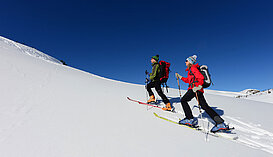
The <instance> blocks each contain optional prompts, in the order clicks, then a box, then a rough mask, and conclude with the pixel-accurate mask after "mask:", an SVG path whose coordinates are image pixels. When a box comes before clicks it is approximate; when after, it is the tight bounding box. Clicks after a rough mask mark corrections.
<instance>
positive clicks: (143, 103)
mask: <svg viewBox="0 0 273 157" xmlns="http://www.w3.org/2000/svg"><path fill="white" fill-rule="evenodd" d="M127 99H128V100H130V101H133V102H137V103H138V104H142V105H147V106H151V107H155V108H160V109H162V107H159V106H157V105H152V104H148V103H145V102H141V101H138V100H134V99H131V98H129V97H127Z"/></svg>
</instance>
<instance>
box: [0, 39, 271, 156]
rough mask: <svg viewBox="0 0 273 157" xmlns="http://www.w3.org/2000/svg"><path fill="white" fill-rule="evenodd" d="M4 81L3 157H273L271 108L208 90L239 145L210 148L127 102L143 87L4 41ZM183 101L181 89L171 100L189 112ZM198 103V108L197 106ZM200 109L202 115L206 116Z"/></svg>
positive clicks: (0, 63) (216, 143)
mask: <svg viewBox="0 0 273 157" xmlns="http://www.w3.org/2000/svg"><path fill="white" fill-rule="evenodd" d="M51 59H52V58H51ZM53 60H54V59H53ZM0 74H1V77H0V89H1V91H0V156H1V157H37V156H38V157H90V156H95V157H104V156H118V157H128V156H130V157H134V156H136V157H139V156H156V157H161V156H162V157H163V156H173V157H175V156H200V155H202V156H207V157H209V156H224V157H230V156H232V157H234V156H238V157H239V156H242V155H243V156H252V157H256V156H263V157H267V156H272V155H273V125H272V123H271V119H272V118H271V117H270V115H271V112H272V110H273V105H272V104H270V103H264V102H258V101H252V100H245V99H236V98H234V97H230V96H225V94H223V93H222V94H217V92H213V91H208V92H207V93H206V97H207V100H208V102H209V104H210V105H211V106H212V107H214V109H215V110H216V111H217V112H218V113H220V114H221V115H222V116H223V118H224V119H225V120H226V122H228V123H231V124H232V125H233V126H235V128H236V131H237V133H238V134H239V139H238V140H237V141H229V140H226V139H219V138H215V137H211V136H209V137H208V140H209V141H208V142H206V141H205V140H204V139H205V135H204V134H201V133H199V132H195V131H192V130H191V129H187V128H184V127H181V126H179V125H175V124H172V123H169V122H166V121H163V120H161V119H158V118H156V117H155V116H154V115H153V112H158V113H162V114H168V113H166V112H165V113H164V112H162V111H160V110H158V109H155V108H147V107H146V106H142V105H138V104H137V103H133V102H130V101H128V100H127V99H126V97H127V96H130V97H132V98H136V99H140V100H143V101H144V100H145V97H146V93H145V89H144V86H143V85H135V84H129V83H124V82H119V81H114V80H109V79H105V78H102V77H99V76H95V75H92V74H90V73H86V72H83V71H80V70H77V69H74V68H71V67H67V66H63V65H61V64H56V62H55V63H54V62H51V61H50V62H48V60H45V59H44V58H43V59H41V58H37V57H33V56H30V55H26V53H24V52H22V51H21V50H20V48H18V47H16V46H13V45H10V44H8V43H6V42H4V41H3V40H0ZM184 92H185V91H183V93H184ZM178 95H179V94H178V91H177V90H176V89H170V92H169V93H168V96H169V97H170V99H171V101H172V103H173V104H174V106H175V107H176V109H177V111H181V106H180V103H179V96H178ZM196 104H197V103H196V101H195V100H194V101H192V102H191V106H196ZM216 107H217V108H216ZM193 110H194V114H195V115H196V116H198V110H197V109H196V108H194V109H193ZM175 116H176V117H183V115H182V114H177V115H175ZM203 117H204V118H206V120H205V126H207V125H208V123H206V122H207V121H209V120H210V119H209V118H207V116H206V114H203ZM209 127H212V125H211V124H210V126H209Z"/></svg>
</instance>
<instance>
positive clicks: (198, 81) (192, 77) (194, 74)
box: [181, 64, 204, 93]
mask: <svg viewBox="0 0 273 157" xmlns="http://www.w3.org/2000/svg"><path fill="white" fill-rule="evenodd" d="M199 67H200V66H199V65H198V64H194V65H192V66H191V68H190V69H189V68H187V69H186V71H188V77H182V78H181V80H182V81H184V82H185V83H189V88H188V90H189V89H192V88H193V87H198V86H199V85H201V86H202V85H203V83H204V76H203V75H202V74H201V73H200V71H199V70H198V69H197V68H199ZM199 91H200V92H202V93H204V89H203V88H202V89H201V90H199Z"/></svg>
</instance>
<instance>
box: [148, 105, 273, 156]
mask: <svg viewBox="0 0 273 157" xmlns="http://www.w3.org/2000/svg"><path fill="white" fill-rule="evenodd" d="M160 105H161V106H162V105H163V104H160ZM177 105H179V104H178V103H177ZM147 111H151V112H153V111H156V112H157V113H160V115H163V116H166V117H168V118H170V119H172V120H174V121H178V120H180V119H182V118H183V117H185V115H184V113H183V112H181V111H177V113H171V112H166V111H158V109H155V108H153V107H148V108H147ZM195 117H197V118H198V124H199V126H200V127H201V128H204V127H205V128H204V130H206V131H209V130H210V129H211V128H212V127H213V126H214V124H212V120H211V119H210V118H207V117H205V118H204V117H203V119H201V116H200V114H199V115H195ZM223 118H224V119H226V121H227V122H228V123H229V125H230V126H231V127H234V128H235V130H233V132H236V133H237V135H238V136H239V139H237V140H234V142H235V143H239V144H242V145H245V146H248V147H251V148H254V149H259V150H263V151H265V152H268V153H271V154H273V133H272V132H269V131H267V130H264V129H262V128H260V125H259V124H251V123H247V122H243V121H241V120H239V119H240V118H234V117H230V116H223ZM209 138H212V137H211V136H208V135H207V136H206V138H205V139H206V141H209Z"/></svg>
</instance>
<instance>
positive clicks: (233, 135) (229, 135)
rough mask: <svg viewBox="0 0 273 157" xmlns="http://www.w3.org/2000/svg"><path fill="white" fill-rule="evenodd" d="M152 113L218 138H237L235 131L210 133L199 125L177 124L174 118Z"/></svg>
mask: <svg viewBox="0 0 273 157" xmlns="http://www.w3.org/2000/svg"><path fill="white" fill-rule="evenodd" d="M154 115H155V116H156V117H158V118H160V119H163V120H165V121H168V122H171V123H174V124H178V125H180V126H183V127H186V128H189V129H193V130H196V131H199V132H202V133H204V134H206V135H210V136H214V137H220V138H225V139H229V140H237V139H238V138H239V137H238V136H237V134H236V133H231V132H228V133H224V132H216V133H212V132H208V131H206V130H204V129H202V128H200V127H199V126H197V127H190V126H187V125H181V124H179V123H178V122H176V121H174V120H171V119H169V118H166V117H162V116H159V115H158V114H156V113H155V112H154Z"/></svg>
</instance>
